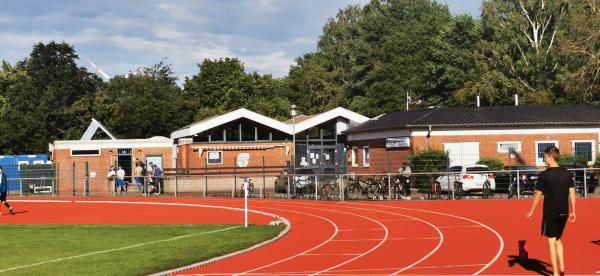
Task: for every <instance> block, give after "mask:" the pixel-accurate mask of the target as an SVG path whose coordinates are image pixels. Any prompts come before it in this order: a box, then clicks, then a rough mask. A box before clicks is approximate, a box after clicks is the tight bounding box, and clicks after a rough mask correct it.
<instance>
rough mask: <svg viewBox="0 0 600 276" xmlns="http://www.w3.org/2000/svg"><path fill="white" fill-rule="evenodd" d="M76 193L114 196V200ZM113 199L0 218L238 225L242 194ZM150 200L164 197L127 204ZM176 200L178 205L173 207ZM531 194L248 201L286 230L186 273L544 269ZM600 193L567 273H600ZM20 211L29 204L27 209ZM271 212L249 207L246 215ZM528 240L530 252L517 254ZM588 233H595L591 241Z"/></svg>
mask: <svg viewBox="0 0 600 276" xmlns="http://www.w3.org/2000/svg"><path fill="white" fill-rule="evenodd" d="M82 200H86V201H87V200H110V201H113V200H115V199H114V198H103V199H99V198H98V199H82ZM117 200H119V201H124V202H118V203H110V202H105V203H81V202H80V200H77V202H75V203H73V202H70V201H66V202H62V203H45V202H36V203H32V202H15V203H14V204H13V205H14V206H15V208H16V209H17V210H18V211H21V212H23V213H18V214H17V215H16V216H6V215H4V216H2V217H0V222H2V223H20V224H22V223H241V222H242V221H243V217H242V214H241V212H239V210H228V209H215V208H208V207H207V206H204V207H200V206H195V205H198V204H202V205H211V206H226V207H236V208H240V207H242V206H243V201H241V200H238V199H210V198H206V199H205V198H201V199H198V198H183V199H182V198H152V199H145V198H144V199H142V198H128V199H122V198H121V199H117ZM134 201H135V202H140V201H147V202H154V203H166V204H170V205H156V204H151V205H148V204H132V202H134ZM173 204H174V205H173ZM529 204H530V202H529V200H486V201H480V200H465V201H428V202H426V201H412V202H406V201H398V202H344V203H339V202H316V201H292V200H267V199H250V208H251V209H252V210H257V211H263V212H267V213H272V214H276V215H279V216H281V217H285V218H286V219H287V220H289V221H290V223H291V225H292V227H291V230H290V232H289V233H288V234H287V235H285V236H284V237H283V238H281V239H279V240H277V241H276V242H273V243H271V244H269V245H266V246H263V247H260V248H258V249H255V250H253V251H250V252H247V253H244V254H241V255H239V256H235V257H232V258H229V259H225V260H222V261H219V262H215V263H212V264H209V265H204V266H201V267H198V268H195V269H191V270H186V271H184V272H182V273H184V274H213V275H230V274H247V275H273V274H279V275H306V274H313V275H317V274H321V275H351V274H361V275H364V274H369V275H376V274H378V275H392V274H461V275H462V274H540V273H544V272H548V271H547V269H550V268H549V267H546V266H545V264H544V263H543V262H548V261H547V260H548V257H547V256H548V252H547V251H548V249H547V241H546V240H545V239H544V238H543V237H541V236H540V235H539V232H540V231H539V230H540V221H541V217H540V216H541V209H540V210H538V214H537V215H536V217H535V218H534V219H532V220H527V219H525V217H524V214H525V212H526V211H527V208H528V207H529ZM599 208H600V200H598V199H583V200H579V201H578V221H577V222H575V223H569V225H568V226H567V229H566V234H565V237H564V242H565V251H566V269H567V273H569V274H586V275H593V274H600V241H599V240H600V231H599V230H600V229H598V228H599V226H598V225H599V224H598V223H597V221H596V220H597V219H598V217H597V211H596V210H598V209H599ZM24 211H25V212H24ZM271 220H272V218H271V217H267V216H264V215H259V214H251V217H250V222H251V223H258V224H264V223H267V222H269V221H271ZM519 241H526V249H527V251H528V255H529V260H521V259H518V258H517V257H518V256H519V246H518V243H519ZM594 241H598V242H597V243H594Z"/></svg>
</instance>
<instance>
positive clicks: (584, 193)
mask: <svg viewBox="0 0 600 276" xmlns="http://www.w3.org/2000/svg"><path fill="white" fill-rule="evenodd" d="M583 197H587V169H586V168H583Z"/></svg>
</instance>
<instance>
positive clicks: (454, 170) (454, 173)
mask: <svg viewBox="0 0 600 276" xmlns="http://www.w3.org/2000/svg"><path fill="white" fill-rule="evenodd" d="M489 170H490V169H489V168H488V167H487V166H485V165H473V166H468V167H464V166H454V167H450V168H449V169H448V171H449V174H446V175H442V176H440V177H438V178H437V182H438V183H440V189H441V190H442V191H444V192H448V191H451V189H452V187H454V185H453V184H455V183H456V184H457V185H462V191H463V192H465V193H468V192H472V191H483V190H484V187H485V186H488V185H489V186H488V187H489V188H490V189H491V191H494V190H496V180H495V178H494V175H493V174H492V173H490V172H489Z"/></svg>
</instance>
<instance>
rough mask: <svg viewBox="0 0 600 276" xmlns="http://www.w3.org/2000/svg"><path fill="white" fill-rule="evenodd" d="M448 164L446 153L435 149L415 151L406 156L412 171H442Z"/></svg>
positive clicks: (448, 159)
mask: <svg viewBox="0 0 600 276" xmlns="http://www.w3.org/2000/svg"><path fill="white" fill-rule="evenodd" d="M449 164H450V158H449V157H448V153H447V152H445V151H441V150H436V149H431V150H426V151H421V152H417V153H416V154H414V155H411V156H409V157H408V165H409V166H410V168H411V170H412V171H413V172H444V171H446V169H448V166H449Z"/></svg>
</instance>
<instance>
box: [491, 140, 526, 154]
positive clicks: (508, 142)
mask: <svg viewBox="0 0 600 276" xmlns="http://www.w3.org/2000/svg"><path fill="white" fill-rule="evenodd" d="M500 144H517V148H516V149H515V151H516V152H517V153H520V152H521V151H522V150H523V145H522V144H523V143H522V142H521V141H499V142H496V145H497V147H498V153H508V150H503V149H501V148H500Z"/></svg>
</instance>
